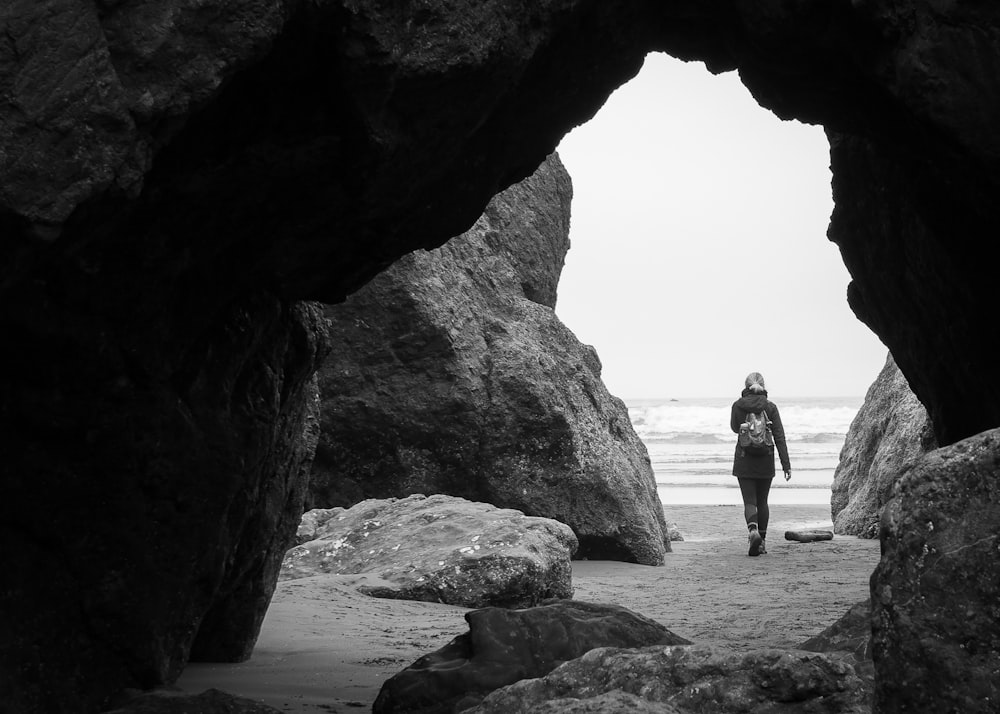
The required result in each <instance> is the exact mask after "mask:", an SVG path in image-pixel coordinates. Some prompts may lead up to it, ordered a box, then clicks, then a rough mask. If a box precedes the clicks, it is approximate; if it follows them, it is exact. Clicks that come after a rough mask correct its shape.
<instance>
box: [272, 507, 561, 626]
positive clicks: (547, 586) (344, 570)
mask: <svg viewBox="0 0 1000 714" xmlns="http://www.w3.org/2000/svg"><path fill="white" fill-rule="evenodd" d="M307 515H308V514H307ZM326 516H328V517H329V518H328V520H326V522H325V523H323V524H322V525H321V526H320V527H319V530H318V532H317V534H316V537H315V539H314V540H311V541H309V542H307V543H302V544H300V545H297V546H295V547H294V548H292V549H290V550H289V551H288V553H287V554H286V555H285V559H284V561H283V562H282V566H281V579H282V580H291V579H294V578H301V577H308V576H310V575H317V574H320V573H335V574H342V575H346V574H361V573H364V574H371V575H374V576H377V577H378V578H381V580H382V581H383V582H382V584H380V585H373V586H365V587H364V588H363V589H362V590H363V591H364V592H367V593H368V594H370V595H374V596H376V597H386V598H396V599H401V600H423V601H426V602H441V603H446V604H449V605H459V606H462V607H487V606H490V605H497V606H501V607H530V606H532V605H536V604H538V603H539V602H541V601H542V600H545V599H547V598H553V597H556V598H564V597H571V596H572V594H573V585H572V570H571V565H570V560H571V558H572V555H573V552H574V551H575V550H576V547H577V541H576V537H575V536H574V535H573V531H572V530H571V529H570V528H569V526H567V525H565V524H563V523H559V522H558V521H553V520H551V519H549V518H536V517H532V516H525V515H524V514H523V513H521V512H520V511H515V510H512V509H504V508H495V507H494V506H491V505H489V504H487V503H477V502H473V501H466V500H465V499H463V498H455V497H453V496H442V495H436V496H429V497H428V496H422V495H413V496H408V497H407V498H403V499H395V498H390V499H386V500H368V501H362V502H361V503H359V504H357V505H355V506H352V507H351V508H349V509H342V508H338V509H330V510H329V511H328V512H327V513H326V514H325V517H326Z"/></svg>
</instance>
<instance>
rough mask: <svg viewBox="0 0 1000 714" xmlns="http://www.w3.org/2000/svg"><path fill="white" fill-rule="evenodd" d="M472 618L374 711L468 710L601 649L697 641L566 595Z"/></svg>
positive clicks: (395, 684) (400, 678) (390, 685)
mask: <svg viewBox="0 0 1000 714" xmlns="http://www.w3.org/2000/svg"><path fill="white" fill-rule="evenodd" d="M465 619H466V621H467V622H468V623H469V632H468V633H466V634H464V635H460V636H458V637H456V638H455V639H454V640H452V641H451V642H449V643H448V644H447V645H445V646H444V647H442V648H441V649H439V650H437V651H436V652H432V653H431V654H428V655H425V656H423V657H421V658H420V659H418V660H417V661H416V662H414V663H413V664H411V665H410V666H409V667H407V668H406V669H404V670H403V671H402V672H399V673H398V674H396V675H394V676H393V677H392V678H391V679H389V680H387V681H386V683H385V684H384V685H382V689H381V691H380V692H379V695H378V698H377V699H376V700H375V705H374V706H373V707H372V711H373V712H375V714H403V713H404V712H420V713H421V714H447V713H450V712H453V711H459V710H463V709H469V708H471V707H474V706H475V705H476V704H477V703H478V702H479V701H480V700H481V699H482V698H483V696H485V695H486V694H488V693H489V692H492V691H493V690H494V689H497V688H499V687H502V686H505V685H507V684H511V683H513V682H517V681H519V680H522V679H530V678H533V677H542V676H544V675H546V674H548V673H549V672H551V671H552V670H553V669H555V668H556V667H558V666H559V665H560V664H562V663H563V662H566V661H568V660H572V659H576V658H577V657H580V656H581V655H583V654H584V653H586V652H587V651H589V650H591V649H594V648H595V647H646V646H649V645H684V644H690V643H689V642H688V641H687V640H685V639H684V638H683V637H678V636H677V635H675V634H674V633H672V632H670V630H668V629H667V628H665V627H664V626H663V625H661V624H659V623H657V622H654V621H652V620H650V619H648V618H645V617H643V616H642V615H639V614H636V613H634V612H632V611H631V610H628V609H626V608H624V607H620V606H618V605H601V604H595V603H588V602H580V601H572V600H562V601H553V602H549V603H546V604H543V605H541V606H539V607H534V608H530V609H525V610H501V609H498V608H488V609H485V610H475V611H473V612H469V613H466V615H465Z"/></svg>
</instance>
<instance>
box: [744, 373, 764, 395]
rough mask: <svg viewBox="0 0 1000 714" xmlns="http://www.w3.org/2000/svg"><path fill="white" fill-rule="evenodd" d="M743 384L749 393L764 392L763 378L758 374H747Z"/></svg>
mask: <svg viewBox="0 0 1000 714" xmlns="http://www.w3.org/2000/svg"><path fill="white" fill-rule="evenodd" d="M744 384H745V385H746V388H747V389H749V390H750V391H751V392H763V391H764V390H765V387H764V377H762V376H761V374H760V372H751V373H750V374H748V375H747V378H746V382H744Z"/></svg>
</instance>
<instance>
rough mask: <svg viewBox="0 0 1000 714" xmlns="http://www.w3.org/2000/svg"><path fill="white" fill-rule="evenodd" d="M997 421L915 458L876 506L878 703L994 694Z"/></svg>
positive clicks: (992, 702)
mask: <svg viewBox="0 0 1000 714" xmlns="http://www.w3.org/2000/svg"><path fill="white" fill-rule="evenodd" d="M998 473H1000V429H994V430H992V431H987V432H984V433H983V434H980V435H978V436H974V437H971V438H969V439H965V440H963V441H960V442H958V443H956V444H952V445H951V446H949V447H945V448H941V449H938V450H936V451H932V452H930V453H929V454H927V455H926V456H924V458H923V459H921V460H920V461H918V462H917V463H916V464H915V465H914V466H912V467H911V468H910V470H909V471H907V472H906V474H905V475H904V476H903V478H902V479H901V480H900V481H899V482H898V483H897V484H896V487H895V488H894V490H893V498H892V500H890V501H889V505H888V506H886V509H885V513H884V514H883V516H882V533H881V538H882V559H881V561H880V562H879V564H878V567H877V568H876V569H875V572H874V574H873V575H872V587H871V593H872V647H873V654H874V659H875V671H876V675H877V676H876V689H875V700H876V705H877V711H879V712H910V711H938V712H963V713H965V712H983V713H985V712H995V711H996V710H997V703H998V702H1000V677H998V672H1000V528H998V527H997V524H998V523H1000V481H998V480H997V474H998Z"/></svg>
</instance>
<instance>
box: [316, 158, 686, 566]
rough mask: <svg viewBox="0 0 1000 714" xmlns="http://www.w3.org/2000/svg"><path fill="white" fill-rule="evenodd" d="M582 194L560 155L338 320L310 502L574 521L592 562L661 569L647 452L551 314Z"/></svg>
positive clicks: (664, 543) (350, 303)
mask: <svg viewBox="0 0 1000 714" xmlns="http://www.w3.org/2000/svg"><path fill="white" fill-rule="evenodd" d="M571 193H572V188H571V186H570V180H569V176H567V174H566V172H565V169H564V168H563V167H562V164H561V163H560V162H559V159H558V157H556V156H555V155H553V156H551V157H549V159H548V160H547V161H546V162H545V163H544V164H542V165H541V166H540V167H539V169H538V171H537V172H535V174H533V175H532V176H531V177H529V178H528V179H525V180H524V181H522V182H521V183H519V184H517V185H515V186H512V187H511V188H509V189H507V190H506V191H504V192H503V193H501V194H499V195H498V196H497V197H496V198H494V199H493V201H491V202H490V205H489V206H488V207H487V209H486V211H485V213H484V214H483V216H482V217H481V218H480V219H479V221H478V222H477V223H476V225H475V226H473V228H472V229H471V230H470V231H468V232H467V233H465V234H464V235H462V236H460V237H458V238H455V239H454V240H452V241H450V242H449V243H448V244H447V245H445V246H443V247H441V248H438V249H437V250H434V251H431V252H427V251H418V252H416V253H414V254H412V255H409V256H406V257H405V258H403V259H402V260H400V261H399V262H397V263H396V264H395V265H393V266H392V267H391V268H389V269H388V270H386V271H385V272H384V273H382V274H381V275H379V276H378V277H376V278H375V279H374V280H373V281H372V282H370V283H369V284H368V285H366V286H365V287H364V288H362V289H361V290H359V291H358V292H357V293H355V294H354V295H352V296H351V297H350V298H349V299H348V300H347V302H345V303H344V304H342V305H335V306H332V307H330V308H329V309H328V310H327V312H326V314H327V317H328V318H329V319H330V321H331V323H332V327H331V342H332V344H333V348H332V351H331V353H330V356H329V357H328V358H327V359H326V361H325V362H324V364H323V367H322V369H321V371H320V384H321V389H322V393H323V433H322V437H321V440H320V446H319V449H318V452H317V458H316V460H315V461H314V464H313V477H312V482H311V485H310V493H311V498H310V505H311V506H315V507H327V506H345V505H350V504H351V503H354V502H356V501H358V500H360V499H361V498H386V497H390V496H395V497H402V496H405V495H407V494H410V493H446V494H451V495H455V496H461V497H463V498H467V499H470V500H475V501H486V502H488V503H492V504H495V505H497V506H500V507H503V508H516V509H518V510H520V511H524V512H525V513H528V514H530V515H536V516H544V517H547V518H554V519H556V520H558V521H561V522H563V523H566V524H567V525H569V526H570V527H571V528H572V529H573V531H574V532H575V533H576V535H577V537H578V538H579V540H580V550H579V553H578V557H586V558H602V559H620V560H627V561H631V562H639V563H645V564H649V565H660V564H662V563H663V557H664V552H665V550H669V547H670V545H669V539H668V538H667V537H666V524H665V523H664V518H663V506H662V504H661V503H660V500H659V497H658V496H657V493H656V481H655V478H654V476H653V470H652V467H651V466H650V462H649V456H648V454H647V453H646V447H645V446H644V445H643V443H642V442H641V441H640V440H639V438H638V437H637V436H636V434H635V431H634V430H633V428H632V424H631V422H630V421H629V418H628V410H627V409H626V407H625V405H624V403H623V402H622V401H621V400H619V399H617V398H615V397H613V396H611V395H610V394H608V391H607V389H606V388H605V386H604V384H603V382H601V378H600V362H599V360H598V359H597V356H596V354H595V353H594V351H593V348H591V347H588V346H585V345H582V344H580V342H579V341H578V340H577V339H576V338H575V337H574V336H573V334H572V333H571V332H570V331H569V330H568V329H567V328H566V327H565V326H564V325H563V324H562V323H561V322H560V321H559V319H558V318H557V317H556V316H555V314H554V313H553V311H552V309H551V308H552V307H553V306H554V305H555V299H556V286H557V283H558V279H559V272H560V271H561V269H562V264H563V258H564V256H565V255H566V251H567V250H568V248H569V208H570V206H569V202H570V196H571Z"/></svg>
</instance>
